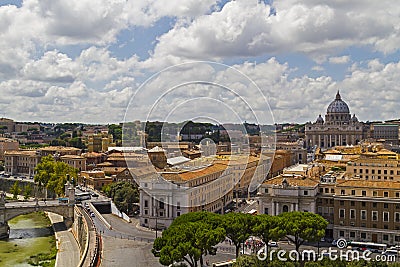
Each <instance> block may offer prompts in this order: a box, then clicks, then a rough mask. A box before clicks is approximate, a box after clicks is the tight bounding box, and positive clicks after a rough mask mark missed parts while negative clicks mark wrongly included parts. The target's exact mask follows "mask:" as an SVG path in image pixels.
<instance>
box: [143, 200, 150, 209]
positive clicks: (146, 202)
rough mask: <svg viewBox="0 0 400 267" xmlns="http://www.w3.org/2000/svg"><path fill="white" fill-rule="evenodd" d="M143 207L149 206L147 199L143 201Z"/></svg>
mask: <svg viewBox="0 0 400 267" xmlns="http://www.w3.org/2000/svg"><path fill="white" fill-rule="evenodd" d="M144 207H145V208H148V207H149V201H148V200H145V201H144Z"/></svg>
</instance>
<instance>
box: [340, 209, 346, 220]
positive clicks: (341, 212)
mask: <svg viewBox="0 0 400 267" xmlns="http://www.w3.org/2000/svg"><path fill="white" fill-rule="evenodd" d="M344 213H345V210H344V209H339V218H344Z"/></svg>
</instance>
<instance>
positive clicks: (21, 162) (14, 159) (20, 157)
mask: <svg viewBox="0 0 400 267" xmlns="http://www.w3.org/2000/svg"><path fill="white" fill-rule="evenodd" d="M40 159H41V156H40V154H39V153H38V152H37V151H35V150H30V151H19V150H15V151H6V152H5V153H4V166H5V172H6V173H8V174H11V175H19V174H22V175H28V176H33V175H35V167H36V165H37V164H38V163H39V162H40Z"/></svg>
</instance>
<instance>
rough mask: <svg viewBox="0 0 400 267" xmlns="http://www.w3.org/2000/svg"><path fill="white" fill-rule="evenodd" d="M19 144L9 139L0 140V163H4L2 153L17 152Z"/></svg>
mask: <svg viewBox="0 0 400 267" xmlns="http://www.w3.org/2000/svg"><path fill="white" fill-rule="evenodd" d="M18 148H19V143H18V141H16V140H13V139H9V138H0V161H4V152H6V151H13V150H14V151H15V150H18Z"/></svg>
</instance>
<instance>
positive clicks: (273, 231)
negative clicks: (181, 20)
mask: <svg viewBox="0 0 400 267" xmlns="http://www.w3.org/2000/svg"><path fill="white" fill-rule="evenodd" d="M280 220H281V218H280V217H277V216H270V215H267V214H260V215H258V216H256V217H255V224H254V227H253V232H254V234H255V235H256V236H258V237H259V238H261V240H262V241H263V242H264V243H265V246H266V249H267V251H265V253H266V255H268V242H269V241H270V240H279V239H280V238H281V237H283V236H285V230H284V229H282V228H281V227H280V226H281V225H282V223H281V222H280ZM267 259H268V257H267Z"/></svg>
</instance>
